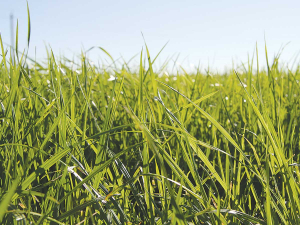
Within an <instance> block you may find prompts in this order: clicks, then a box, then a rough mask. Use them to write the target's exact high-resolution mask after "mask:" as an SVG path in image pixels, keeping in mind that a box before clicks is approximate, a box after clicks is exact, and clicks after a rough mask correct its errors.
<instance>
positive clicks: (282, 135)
mask: <svg viewBox="0 0 300 225" xmlns="http://www.w3.org/2000/svg"><path fill="white" fill-rule="evenodd" d="M29 27H30V26H29ZM28 36H29V37H30V32H29V35H28ZM0 42H1V52H2V53H1V64H0V105H1V110H0V162H1V163H0V167H1V168H0V171H1V174H0V184H1V185H0V221H1V223H2V224H231V225H232V224H268V225H269V224H274V225H275V224H300V220H299V211H300V201H299V192H300V189H299V178H300V173H299V168H298V166H299V164H298V163H299V162H300V155H299V128H300V127H299V125H298V120H299V117H300V116H299V115H300V114H299V112H300V111H299V95H300V93H299V92H300V88H299V80H300V74H299V68H297V69H296V70H295V71H290V70H283V69H281V68H280V67H279V64H278V59H279V57H275V59H274V61H273V63H272V64H269V63H268V67H267V70H266V71H257V72H254V70H253V67H254V66H253V63H252V61H253V60H252V61H251V62H249V65H248V66H247V67H246V66H245V67H244V71H243V73H239V74H238V73H236V72H235V71H228V73H226V74H223V75H218V74H215V75H212V74H210V73H208V74H202V73H201V72H200V71H198V72H196V73H191V74H187V73H185V72H184V71H183V70H180V71H178V72H177V74H176V75H170V76H168V75H162V76H159V74H158V73H156V72H155V70H154V69H153V63H154V61H155V59H156V57H155V58H154V60H152V58H151V57H150V53H149V51H148V49H147V46H146V55H147V56H146V57H145V58H144V57H143V54H144V53H143V52H141V55H140V60H139V61H140V66H139V71H137V72H133V71H130V68H129V66H128V65H127V64H126V63H124V66H123V67H122V68H121V69H120V68H117V67H101V68H99V67H96V66H94V65H92V64H91V63H90V62H89V61H88V60H87V58H86V55H85V54H84V53H83V54H82V56H81V63H80V64H77V63H75V62H72V61H71V60H67V59H64V60H57V59H56V58H55V57H54V55H53V53H52V52H50V53H49V57H48V60H47V63H45V64H40V63H38V62H35V61H33V64H34V65H33V66H32V67H31V68H30V67H29V66H28V63H27V62H28V61H29V59H28V58H27V56H26V54H16V57H13V56H9V55H8V54H7V52H8V50H9V49H6V48H4V46H3V44H2V40H1V38H0ZM28 44H29V38H28ZM15 50H16V52H17V53H18V48H17V45H16V47H15ZM101 50H103V51H105V50H104V49H101ZM105 53H106V54H108V53H107V52H106V51H105ZM266 53H267V52H266ZM108 55H109V54H108ZM266 58H267V60H268V57H267V54H266ZM70 62H71V63H72V64H73V66H71V64H70ZM112 65H113V64H112ZM258 67H259V66H258Z"/></svg>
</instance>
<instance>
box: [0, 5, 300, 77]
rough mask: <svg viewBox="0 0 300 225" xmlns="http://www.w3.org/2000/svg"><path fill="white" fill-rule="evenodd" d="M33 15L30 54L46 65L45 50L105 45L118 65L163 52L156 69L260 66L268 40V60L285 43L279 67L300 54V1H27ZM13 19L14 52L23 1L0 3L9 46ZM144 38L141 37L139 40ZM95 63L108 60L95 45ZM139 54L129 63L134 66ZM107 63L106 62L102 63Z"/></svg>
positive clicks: (22, 31) (72, 52)
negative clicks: (252, 61)
mask: <svg viewBox="0 0 300 225" xmlns="http://www.w3.org/2000/svg"><path fill="white" fill-rule="evenodd" d="M28 4H29V9H30V17H31V39H30V47H29V51H28V53H29V56H31V57H33V58H36V59H37V60H38V61H43V59H45V58H46V55H47V54H46V47H49V46H51V48H52V50H53V52H54V54H55V55H57V56H66V57H68V58H70V59H72V58H76V56H78V54H80V53H81V51H84V50H87V49H89V48H90V47H93V46H98V47H102V48H104V49H105V50H106V51H107V52H109V53H110V55H112V57H113V58H114V59H115V60H118V62H120V63H121V62H122V59H124V60H125V61H128V60H129V59H131V58H132V57H133V56H135V55H137V54H140V52H141V50H142V48H143V49H144V52H145V44H144V39H143V36H144V38H145V41H146V44H147V46H148V48H149V51H150V55H151V56H152V58H154V57H155V56H156V54H158V52H159V51H160V50H161V48H162V47H163V46H164V45H165V44H166V43H168V44H167V45H166V47H165V48H164V50H163V51H162V53H161V54H160V57H159V58H158V59H157V61H156V63H155V65H156V68H159V67H160V66H161V65H162V64H163V63H164V62H165V61H166V60H167V59H168V60H169V61H170V64H171V65H172V64H174V62H175V61H176V62H177V65H182V67H183V68H185V69H187V70H189V69H193V68H194V67H195V66H197V65H200V68H202V69H207V68H208V67H209V68H211V69H215V70H217V71H224V70H226V69H231V68H232V67H234V68H237V67H239V65H241V64H242V63H247V61H248V56H250V57H252V56H253V54H254V53H255V46H256V43H257V46H258V52H259V62H260V65H261V66H264V65H265V64H266V63H265V55H264V52H265V41H266V44H267V48H268V55H269V60H270V61H272V59H273V58H274V55H275V54H277V53H278V52H279V51H280V49H281V48H282V47H283V46H285V48H284V50H283V53H282V55H281V62H282V64H283V65H284V66H288V67H289V68H291V67H292V65H293V61H294V60H296V62H298V61H297V59H298V58H297V54H298V53H299V51H300V29H299V28H300V23H299V22H300V13H299V8H300V1H296V0H293V1H291V0H286V1H282V0H272V1H266V0H265V1H263V0H252V1H243V0H242V1H241V0H227V1H224V0H223V1H219V0H214V1H202V0H197V1H196V0H193V1H188V0H187V1H177V0H172V1H171V0H151V1H150V0H148V1H146V0H144V1H140V0H139V1H135V0H134V1H133V0H132V1H131V0H127V1H118V0H115V1H107V0H106V1H102V0H86V1H82V0H80V1H79V0H51V1H50V0H49V1H38V0H28ZM10 14H13V17H14V27H16V20H17V19H18V23H19V49H20V50H22V49H25V48H26V46H27V45H26V42H27V3H26V1H25V0H0V32H1V36H2V39H3V42H4V43H6V44H10V43H11V41H10V40H11V31H10ZM142 34H143V35H142ZM88 56H89V58H90V59H91V60H92V61H94V62H95V63H96V64H97V63H98V62H106V60H107V57H106V56H105V53H103V52H102V51H101V50H99V49H97V48H95V49H93V50H92V51H90V52H89V54H88ZM138 62H139V56H137V57H136V58H134V59H133V60H132V61H131V63H130V64H129V66H132V67H134V66H136V65H137V64H138ZM107 63H109V62H108V61H107Z"/></svg>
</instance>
